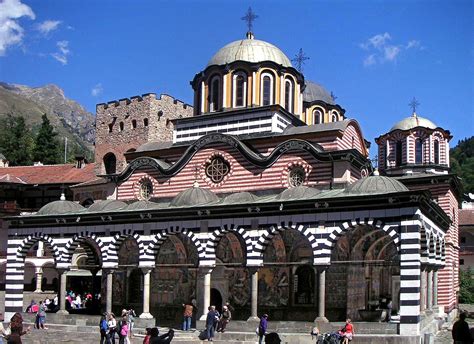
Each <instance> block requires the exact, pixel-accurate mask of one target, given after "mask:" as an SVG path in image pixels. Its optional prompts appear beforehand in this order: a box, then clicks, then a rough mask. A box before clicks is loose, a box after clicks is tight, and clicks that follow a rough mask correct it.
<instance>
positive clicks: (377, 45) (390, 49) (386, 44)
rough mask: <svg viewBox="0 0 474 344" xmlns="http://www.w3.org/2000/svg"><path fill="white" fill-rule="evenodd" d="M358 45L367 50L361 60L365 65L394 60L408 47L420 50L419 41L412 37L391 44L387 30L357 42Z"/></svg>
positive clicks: (390, 37)
mask: <svg viewBox="0 0 474 344" xmlns="http://www.w3.org/2000/svg"><path fill="white" fill-rule="evenodd" d="M359 47H360V48H361V49H364V50H367V52H368V55H367V56H366V57H365V58H364V60H363V64H364V66H365V67H368V66H372V65H375V64H377V63H385V62H396V61H397V58H398V56H399V55H400V54H401V53H402V52H403V51H405V50H408V49H420V50H422V47H421V43H420V41H418V40H414V39H413V40H411V41H409V42H408V43H406V44H393V43H392V36H391V35H390V34H389V33H388V32H384V33H379V34H377V35H375V36H372V37H370V38H369V39H367V41H365V42H364V43H361V44H359Z"/></svg>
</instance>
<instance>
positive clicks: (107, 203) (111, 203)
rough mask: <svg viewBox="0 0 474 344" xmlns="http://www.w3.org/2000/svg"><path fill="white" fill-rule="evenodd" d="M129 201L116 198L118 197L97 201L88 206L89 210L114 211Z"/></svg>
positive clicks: (123, 206)
mask: <svg viewBox="0 0 474 344" xmlns="http://www.w3.org/2000/svg"><path fill="white" fill-rule="evenodd" d="M126 206H127V203H125V202H122V201H119V200H116V199H106V200H103V201H95V202H94V203H93V204H91V205H90V207H89V208H87V211H88V212H101V211H113V210H119V209H122V208H125V207H126Z"/></svg>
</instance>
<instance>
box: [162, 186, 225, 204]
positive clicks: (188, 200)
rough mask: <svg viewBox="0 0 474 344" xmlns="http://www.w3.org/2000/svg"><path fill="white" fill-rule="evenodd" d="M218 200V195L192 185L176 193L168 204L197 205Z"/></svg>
mask: <svg viewBox="0 0 474 344" xmlns="http://www.w3.org/2000/svg"><path fill="white" fill-rule="evenodd" d="M218 200H219V197H217V196H216V195H215V194H214V193H213V192H212V191H209V190H207V189H203V188H200V187H198V186H193V187H191V188H189V189H186V190H184V191H181V192H180V193H179V194H178V195H176V197H175V198H173V200H172V201H171V203H170V205H171V206H174V207H189V206H199V205H204V204H208V203H212V202H216V201H218Z"/></svg>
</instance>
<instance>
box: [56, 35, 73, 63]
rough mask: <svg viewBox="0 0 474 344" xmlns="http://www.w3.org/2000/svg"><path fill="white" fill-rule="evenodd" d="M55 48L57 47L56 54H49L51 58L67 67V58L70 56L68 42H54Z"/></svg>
mask: <svg viewBox="0 0 474 344" xmlns="http://www.w3.org/2000/svg"><path fill="white" fill-rule="evenodd" d="M56 46H57V47H58V50H59V51H58V52H55V53H53V54H51V56H52V57H53V58H54V59H56V60H57V61H59V62H60V63H62V64H63V65H67V62H68V60H67V57H68V55H69V54H70V52H71V51H70V50H69V42H68V41H58V42H56Z"/></svg>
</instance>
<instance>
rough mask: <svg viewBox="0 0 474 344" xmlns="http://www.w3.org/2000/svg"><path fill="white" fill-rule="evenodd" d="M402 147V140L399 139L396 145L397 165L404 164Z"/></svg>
mask: <svg viewBox="0 0 474 344" xmlns="http://www.w3.org/2000/svg"><path fill="white" fill-rule="evenodd" d="M402 148H403V146H402V141H397V144H396V145H395V166H401V165H402V153H403V151H402Z"/></svg>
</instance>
